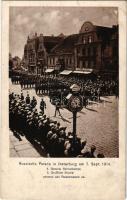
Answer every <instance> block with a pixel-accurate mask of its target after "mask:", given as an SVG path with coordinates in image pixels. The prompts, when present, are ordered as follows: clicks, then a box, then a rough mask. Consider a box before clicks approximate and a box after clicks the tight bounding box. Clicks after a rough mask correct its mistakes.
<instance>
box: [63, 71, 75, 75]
mask: <svg viewBox="0 0 127 200" xmlns="http://www.w3.org/2000/svg"><path fill="white" fill-rule="evenodd" d="M71 72H72V71H70V70H64V71H62V72H60V74H61V75H69V74H71Z"/></svg>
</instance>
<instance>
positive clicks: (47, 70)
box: [45, 69, 54, 73]
mask: <svg viewBox="0 0 127 200" xmlns="http://www.w3.org/2000/svg"><path fill="white" fill-rule="evenodd" d="M53 71H54V69H46V71H45V72H46V73H51V72H53Z"/></svg>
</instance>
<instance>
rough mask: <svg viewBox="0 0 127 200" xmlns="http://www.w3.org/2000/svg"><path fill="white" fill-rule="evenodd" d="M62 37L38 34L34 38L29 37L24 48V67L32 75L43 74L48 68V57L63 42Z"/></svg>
mask: <svg viewBox="0 0 127 200" xmlns="http://www.w3.org/2000/svg"><path fill="white" fill-rule="evenodd" d="M62 38H63V37H62V35H60V36H58V37H55V36H43V34H40V35H39V36H37V33H35V35H33V36H31V37H30V36H28V38H27V43H26V44H25V47H24V65H25V67H26V68H28V71H29V72H30V73H37V74H41V73H43V72H44V71H45V68H46V67H47V56H48V54H49V53H50V50H51V49H52V48H53V47H54V46H56V45H57V44H58V43H59V42H60V41H61V40H62Z"/></svg>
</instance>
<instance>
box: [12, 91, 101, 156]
mask: <svg viewBox="0 0 127 200" xmlns="http://www.w3.org/2000/svg"><path fill="white" fill-rule="evenodd" d="M36 105H37V100H36V99H35V97H33V99H32V100H31V99H30V96H29V94H28V93H27V96H26V97H24V95H23V93H21V95H16V94H14V93H10V94H9V126H10V129H11V130H12V131H13V132H16V133H17V134H19V135H22V136H26V138H27V139H29V140H30V141H34V142H37V144H39V145H40V146H41V145H43V147H44V149H45V151H46V152H47V156H50V157H86V158H94V157H104V155H103V154H96V147H95V146H94V145H92V146H91V148H90V150H88V149H87V148H86V144H87V141H82V140H81V138H79V137H76V138H75V140H74V138H73V133H72V132H67V130H66V127H62V126H61V125H60V123H59V122H57V121H53V120H51V119H50V118H48V117H47V116H46V115H45V113H44V111H45V108H46V103H45V102H44V100H43V99H42V100H41V103H40V111H39V112H38V111H37V109H36Z"/></svg>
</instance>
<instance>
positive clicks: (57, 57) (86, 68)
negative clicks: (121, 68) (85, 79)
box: [24, 22, 119, 74]
mask: <svg viewBox="0 0 127 200" xmlns="http://www.w3.org/2000/svg"><path fill="white" fill-rule="evenodd" d="M24 62H25V65H26V66H27V68H28V70H29V72H32V73H39V74H41V73H42V72H44V71H45V69H46V68H49V69H50V68H52V69H55V70H58V71H63V70H70V71H73V72H74V73H78V72H79V73H85V72H86V73H87V72H91V71H95V72H99V73H101V72H102V73H104V72H105V73H110V72H112V73H113V72H116V73H117V72H118V62H119V61H118V25H115V26H112V27H102V26H96V25H93V24H92V23H91V22H85V23H84V24H83V25H82V26H81V29H80V30H79V33H78V34H72V35H69V36H66V37H65V36H64V35H63V34H60V35H59V36H57V37H55V36H43V34H40V36H37V33H35V35H34V36H33V37H29V36H28V39H27V43H26V45H25V47H24ZM49 71H50V70H49Z"/></svg>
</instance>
